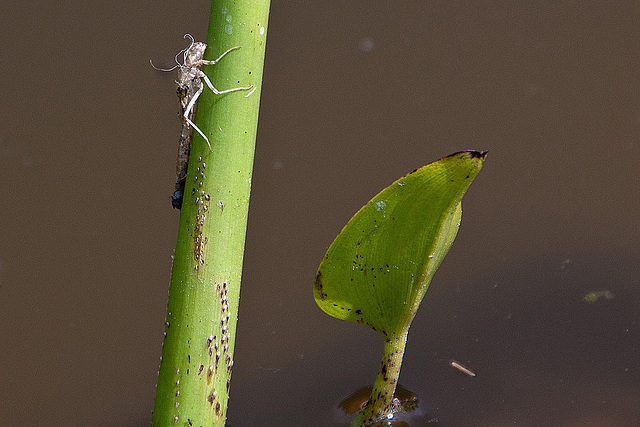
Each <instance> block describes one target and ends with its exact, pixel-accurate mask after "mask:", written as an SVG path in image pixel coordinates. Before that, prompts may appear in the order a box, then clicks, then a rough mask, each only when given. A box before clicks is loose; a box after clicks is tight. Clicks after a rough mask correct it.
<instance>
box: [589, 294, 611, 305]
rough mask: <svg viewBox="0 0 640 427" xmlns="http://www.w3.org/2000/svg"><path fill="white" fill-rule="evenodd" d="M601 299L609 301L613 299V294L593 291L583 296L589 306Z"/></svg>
mask: <svg viewBox="0 0 640 427" xmlns="http://www.w3.org/2000/svg"><path fill="white" fill-rule="evenodd" d="M601 298H602V299H606V300H609V299H612V298H613V294H612V293H611V291H594V292H589V293H588V294H586V295H585V296H584V300H585V301H586V302H588V303H590V304H593V303H594V302H596V301H598V300H599V299H601Z"/></svg>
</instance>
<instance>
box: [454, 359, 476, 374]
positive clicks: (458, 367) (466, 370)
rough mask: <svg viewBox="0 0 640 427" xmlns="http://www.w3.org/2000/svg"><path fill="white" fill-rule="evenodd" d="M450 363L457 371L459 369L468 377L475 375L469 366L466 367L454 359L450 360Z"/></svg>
mask: <svg viewBox="0 0 640 427" xmlns="http://www.w3.org/2000/svg"><path fill="white" fill-rule="evenodd" d="M450 363H451V366H453V367H454V368H456V369H457V370H458V371H460V372H462V373H465V374H467V375H469V376H470V377H475V376H476V373H475V372H473V371H472V370H470V369H469V368H466V367H464V366H462V365H461V364H459V363H458V362H456V361H455V360H452V361H451V362H450Z"/></svg>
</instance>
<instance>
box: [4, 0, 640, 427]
mask: <svg viewBox="0 0 640 427" xmlns="http://www.w3.org/2000/svg"><path fill="white" fill-rule="evenodd" d="M209 6H210V5H209V3H208V2H207V1H194V2H189V3H188V4H187V3H185V2H178V1H171V2H128V1H127V2H124V1H118V0H116V1H114V2H81V1H67V2H33V1H20V2H18V1H8V2H5V3H4V4H3V8H2V9H3V13H2V14H1V16H0V28H1V30H0V31H1V34H2V44H3V54H2V59H1V60H2V70H3V74H4V77H3V79H2V82H3V83H2V86H3V89H2V93H3V98H4V102H3V103H2V105H1V107H0V109H2V111H1V114H0V120H1V122H2V132H1V134H0V135H1V136H0V138H1V143H0V177H1V178H2V179H1V181H2V183H3V186H2V195H3V202H2V204H1V205H0V218H1V220H2V226H1V227H0V236H1V241H2V245H1V246H0V328H1V329H0V330H1V342H2V351H1V352H0V368H1V369H2V372H3V375H4V381H3V384H4V387H2V392H1V393H2V394H1V395H0V402H1V405H0V407H1V408H2V411H1V413H2V415H1V416H0V419H1V421H0V424H2V425H29V426H35V425H47V426H51V425H65V426H86V425H96V426H142V425H148V424H149V422H150V419H151V417H150V413H151V409H152V407H153V398H154V392H155V381H156V372H157V368H158V365H159V356H160V349H161V343H162V333H163V321H164V317H165V309H166V300H167V291H168V286H169V278H170V272H171V255H172V252H173V248H174V244H175V238H176V231H177V225H178V212H177V211H174V210H173V209H171V205H170V202H169V195H170V194H171V192H172V189H173V180H174V167H175V156H176V149H177V142H178V136H179V133H180V122H179V120H178V117H177V109H178V107H177V100H176V97H175V93H174V86H173V79H174V75H169V74H168V73H161V72H158V71H155V70H154V69H153V68H151V66H150V65H149V59H153V60H154V62H155V63H156V64H157V65H160V66H162V65H168V64H170V63H171V61H172V59H173V56H174V55H175V53H176V52H178V51H179V50H180V49H182V48H183V47H184V46H185V41H184V40H183V38H182V36H183V34H184V33H186V32H189V33H191V34H193V35H194V36H195V37H196V39H199V40H203V39H205V37H206V25H207V19H208V12H209ZM639 22H640V6H639V4H638V2H633V1H627V2H601V1H557V2H513V1H477V2H470V1H395V2H384V3H383V2H371V1H366V2H365V1H356V2H341V1H323V2H312V1H300V2H287V3H286V4H284V3H282V2H274V3H273V4H272V11H271V16H270V22H269V29H268V38H267V40H268V43H267V58H266V64H265V78H264V85H263V90H262V106H261V114H260V125H259V134H258V143H257V153H256V162H255V169H254V178H253V193H252V196H251V208H250V217H249V235H248V238H247V249H246V257H245V272H244V278H243V285H242V295H241V307H240V320H239V324H238V327H239V329H238V337H237V341H236V354H235V366H234V376H233V383H232V390H231V396H232V397H231V400H230V407H229V425H232V426H234V427H243V426H255V425H265V426H300V425H308V426H331V425H338V424H339V421H337V420H336V419H335V418H334V417H335V411H336V409H335V408H336V407H337V404H338V403H339V402H340V401H341V400H342V399H343V398H345V397H346V396H347V395H349V394H351V393H352V392H353V391H355V390H356V389H358V388H360V387H363V386H366V385H369V384H371V383H372V382H373V380H374V379H375V375H376V374H377V369H378V364H379V358H380V355H381V351H382V342H381V340H380V338H379V337H378V336H376V335H375V334H374V333H373V332H371V331H368V330H365V329H364V328H362V327H360V326H357V325H352V324H348V323H345V322H339V321H337V320H335V319H332V318H330V317H328V316H326V315H325V314H324V313H322V312H321V311H320V310H319V309H318V308H317V307H316V305H315V302H314V300H313V295H312V287H313V279H314V275H315V271H316V268H317V266H318V264H319V262H320V260H321V259H322V256H323V255H324V252H325V251H326V249H327V248H328V246H329V244H330V243H331V241H332V239H333V238H334V237H335V236H336V234H337V233H338V232H339V231H340V229H341V227H342V226H343V225H344V224H345V223H346V222H347V221H348V219H349V218H350V217H351V215H353V214H354V213H355V212H356V210H357V209H358V208H360V207H361V206H362V205H363V204H364V203H365V202H366V201H368V200H369V199H370V198H371V197H372V196H373V195H375V194H376V193H377V192H378V191H379V190H381V189H382V188H384V187H385V186H387V185H388V184H390V183H391V182H392V181H394V180H395V179H397V178H398V177H400V176H402V175H404V174H406V173H408V172H410V171H411V170H413V169H415V168H417V167H419V166H422V165H424V164H426V163H429V162H431V161H434V160H436V159H438V158H440V157H443V156H445V155H448V154H451V153H453V152H456V151H460V150H464V149H478V150H489V151H490V153H489V156H488V158H487V162H486V164H485V167H484V169H483V171H482V172H481V173H480V175H479V176H478V178H477V179H476V181H475V183H474V184H473V185H472V186H471V188H470V190H469V193H468V194H467V196H466V197H465V203H464V219H463V221H462V227H461V230H460V234H459V236H458V238H457V241H456V243H455V244H454V246H453V249H452V250H451V252H450V254H449V256H448V257H447V259H446V260H445V262H444V264H443V265H442V267H441V268H440V271H439V272H438V273H437V274H436V276H435V279H434V281H433V283H432V285H431V288H430V289H429V292H428V293H427V296H426V298H425V301H424V303H423V306H422V309H421V311H420V312H419V314H418V316H417V318H416V320H415V322H414V325H413V327H412V329H411V333H410V335H409V342H408V346H407V352H406V355H405V363H404V366H403V371H402V375H401V379H400V382H401V384H403V385H404V387H406V388H407V389H409V390H411V391H413V392H414V393H416V394H417V395H418V398H419V399H420V408H421V411H422V413H423V417H422V418H419V419H416V420H414V422H413V423H412V425H424V424H427V423H429V422H436V421H437V422H438V423H439V425H447V426H461V425H465V426H475V425H478V426H496V425H507V424H508V425H512V424H516V425H524V426H528V425H532V426H535V425H571V426H573V425H575V426H578V425H580V426H585V425H608V426H618V425H619V426H631V425H640V366H639V362H638V361H639V360H640V354H639V352H640V323H639V314H640V313H639V312H640V309H639V307H640V286H639V285H640V283H639V282H640V279H639V277H640V274H639V273H640V267H639V266H638V265H639V262H638V261H639V258H640V249H639V248H638V246H639V245H638V244H639V242H640V232H639V227H638V223H639V221H640V215H639V213H638V210H639V208H640V196H639V195H638V187H639V185H638V181H639V178H640V168H639V166H638V149H639V148H640V146H639V145H638V134H639V133H640V90H639V89H640V88H639V75H638V70H640V43H639V41H638V40H639V36H640V27H639ZM592 291H609V292H610V294H611V295H612V296H613V298H612V299H606V298H601V299H599V300H598V301H596V302H595V303H591V304H589V303H587V302H585V301H584V296H585V295H587V294H588V293H589V292H592ZM451 359H454V360H457V361H458V362H460V363H462V364H464V365H466V366H468V367H469V368H470V369H472V370H474V371H475V372H476V373H477V377H475V378H471V377H468V376H465V375H464V374H461V373H460V372H458V371H456V370H455V369H453V368H452V367H451V366H449V361H450V360H451Z"/></svg>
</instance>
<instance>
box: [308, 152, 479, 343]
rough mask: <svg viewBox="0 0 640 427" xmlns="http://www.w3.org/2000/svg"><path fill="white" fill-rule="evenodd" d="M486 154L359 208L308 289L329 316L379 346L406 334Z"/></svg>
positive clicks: (460, 157) (415, 176)
mask: <svg viewBox="0 0 640 427" xmlns="http://www.w3.org/2000/svg"><path fill="white" fill-rule="evenodd" d="M485 155H486V152H478V151H463V152H460V153H456V154H452V155H450V156H448V157H445V158H443V159H440V160H438V161H436V162H433V163H430V164H428V165H426V166H423V167H422V168H420V169H417V170H415V171H414V172H412V173H410V174H408V175H406V176H405V177H403V178H400V179H399V180H397V181H396V182H394V183H393V184H391V185H390V186H389V187H387V188H386V189H384V190H383V191H382V192H380V193H379V194H378V195H377V196H375V197H374V198H373V199H371V201H369V203H367V204H366V205H365V206H364V207H363V208H362V209H360V210H359V211H358V212H357V213H356V214H355V216H354V217H353V218H352V219H351V220H350V221H349V223H348V224H347V225H346V226H345V227H344V228H343V229H342V231H341V232H340V234H339V235H338V237H336V239H335V240H334V242H333V243H332V245H331V247H330V248H329V250H328V251H327V253H326V255H325V257H324V259H323V261H322V263H321V264H320V268H319V269H318V274H317V276H316V281H315V286H314V296H315V299H316V303H317V304H318V306H319V307H320V308H321V309H322V310H324V311H325V312H326V313H327V314H329V315H331V316H333V317H336V318H338V319H343V320H348V321H350V322H355V323H359V324H361V325H365V326H368V327H369V328H371V329H373V330H374V331H377V332H378V333H380V334H381V335H382V336H383V337H384V338H385V341H388V340H390V339H395V338H397V337H398V336H399V335H401V334H403V333H406V331H407V330H408V328H409V326H410V324H411V321H412V320H413V318H414V316H415V314H416V311H417V310H418V306H419V305H420V302H421V301H422V298H423V297H424V294H425V292H426V290H427V287H428V286H429V283H430V282H431V278H432V277H433V274H434V273H435V271H436V269H437V268H438V266H439V265H440V263H441V262H442V260H443V259H444V256H445V255H446V254H447V252H448V251H449V248H450V247H451V244H452V243H453V240H454V239H455V237H456V234H457V232H458V227H459V225H460V219H461V216H462V205H461V199H462V196H463V195H464V194H465V192H466V191H467V189H468V188H469V185H470V184H471V182H472V181H473V179H474V178H475V176H476V175H477V174H478V172H480V169H481V168H482V164H483V162H484V158H485Z"/></svg>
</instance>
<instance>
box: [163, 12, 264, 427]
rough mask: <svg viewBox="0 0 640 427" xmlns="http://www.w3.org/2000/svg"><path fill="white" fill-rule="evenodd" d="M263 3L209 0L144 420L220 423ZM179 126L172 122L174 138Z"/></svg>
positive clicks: (227, 383)
mask: <svg viewBox="0 0 640 427" xmlns="http://www.w3.org/2000/svg"><path fill="white" fill-rule="evenodd" d="M268 14H269V1H268V0H239V1H231V0H222V1H217V0H214V1H213V2H212V6H211V15H210V21H209V33H208V37H207V45H208V48H207V51H206V53H205V59H208V60H211V59H215V58H217V57H218V56H219V55H220V54H221V53H222V52H224V51H225V50H227V49H228V48H230V47H234V46H241V48H240V49H236V50H234V51H232V52H230V53H229V54H227V55H226V56H225V57H224V58H223V59H221V60H220V62H219V63H217V64H214V65H209V66H205V67H204V69H203V71H204V72H205V74H207V76H208V77H209V78H210V80H211V82H212V83H213V84H214V86H215V87H216V88H217V89H218V90H225V89H230V88H234V87H241V86H249V85H253V87H254V89H255V90H253V89H252V90H246V91H238V92H231V93H227V94H223V95H214V94H213V93H212V92H211V91H210V90H209V88H208V87H206V86H205V88H204V92H203V93H202V95H201V97H200V98H199V100H198V112H197V116H196V121H195V122H196V125H197V126H198V127H199V128H200V129H201V130H202V131H203V132H204V133H205V134H206V135H207V137H208V138H209V141H210V142H211V145H212V148H213V151H209V149H208V146H207V144H206V142H205V141H204V139H203V138H202V137H201V136H200V135H199V134H198V133H197V132H193V137H194V138H193V144H192V148H191V156H190V160H189V168H188V173H187V178H186V186H185V193H184V199H183V204H182V211H181V214H180V226H179V229H178V239H177V244H176V251H175V256H174V262H173V271H172V276H171V288H170V291H169V303H168V307H167V318H166V326H165V340H164V344H163V350H162V362H161V365H160V371H159V375H158V386H157V391H156V399H155V405H154V410H153V420H152V424H153V425H157V426H165V425H207V426H223V425H224V424H225V420H226V414H227V401H228V396H229V386H230V380H231V371H232V367H233V359H234V358H233V354H234V343H235V328H236V322H237V313H238V303H239V297H240V279H241V274H242V262H243V255H244V243H245V236H246V226H247V216H248V208H249V195H250V190H251V174H252V169H253V158H254V150H255V138H256V131H257V124H258V109H259V105H260V91H261V84H262V72H263V65H264V52H265V45H266V36H267V20H268ZM177 137H178V127H177V123H176V138H177Z"/></svg>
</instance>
